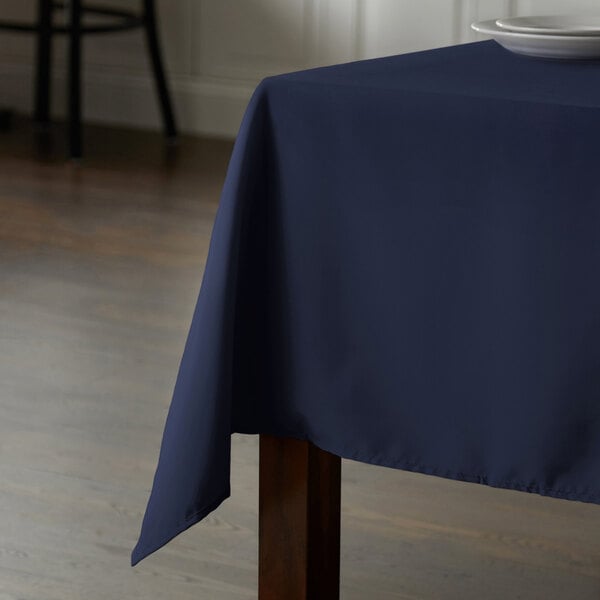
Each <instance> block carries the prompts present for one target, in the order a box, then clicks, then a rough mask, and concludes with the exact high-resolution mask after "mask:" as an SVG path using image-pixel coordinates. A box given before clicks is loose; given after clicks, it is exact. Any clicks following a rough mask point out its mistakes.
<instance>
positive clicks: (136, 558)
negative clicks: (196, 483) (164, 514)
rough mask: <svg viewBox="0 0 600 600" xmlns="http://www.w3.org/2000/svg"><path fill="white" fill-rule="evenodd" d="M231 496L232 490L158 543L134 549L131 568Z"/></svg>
mask: <svg viewBox="0 0 600 600" xmlns="http://www.w3.org/2000/svg"><path fill="white" fill-rule="evenodd" d="M229 496H231V489H230V488H227V490H226V491H225V492H224V493H223V494H221V495H220V496H218V497H217V500H215V501H213V502H210V503H209V504H206V505H204V506H203V507H202V508H200V509H198V510H197V511H195V512H194V513H193V514H191V515H190V516H189V517H187V518H186V519H185V520H184V521H182V522H181V523H179V524H177V525H176V526H175V528H174V529H172V530H171V531H170V532H169V534H168V535H166V536H164V537H162V538H160V539H159V540H158V541H154V542H152V543H151V544H142V545H140V544H139V543H138V545H137V546H136V547H135V548H134V549H133V552H132V553H131V566H132V567H135V565H137V564H138V563H139V562H140V561H142V560H143V559H144V558H146V557H148V556H150V555H151V554H153V553H154V552H156V551H157V550H160V549H161V548H162V547H163V546H164V545H166V544H168V543H169V542H170V541H171V540H172V539H173V538H175V537H177V536H178V535H179V534H180V533H183V532H184V531H185V530H186V529H189V528H190V527H192V526H193V525H195V524H196V523H198V522H199V521H202V519H204V517H206V516H208V515H209V514H210V513H211V512H212V511H213V510H216V509H217V508H218V507H219V506H220V505H221V503H222V502H223V501H224V500H227V498H229Z"/></svg>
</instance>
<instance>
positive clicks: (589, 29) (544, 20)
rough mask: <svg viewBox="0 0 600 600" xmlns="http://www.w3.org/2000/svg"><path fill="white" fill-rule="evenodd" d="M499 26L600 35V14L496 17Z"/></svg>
mask: <svg viewBox="0 0 600 600" xmlns="http://www.w3.org/2000/svg"><path fill="white" fill-rule="evenodd" d="M496 24H497V25H498V27H502V28H503V29H509V30H510V31H520V32H521V33H539V34H542V35H600V15H548V16H539V17H510V18H506V19H496Z"/></svg>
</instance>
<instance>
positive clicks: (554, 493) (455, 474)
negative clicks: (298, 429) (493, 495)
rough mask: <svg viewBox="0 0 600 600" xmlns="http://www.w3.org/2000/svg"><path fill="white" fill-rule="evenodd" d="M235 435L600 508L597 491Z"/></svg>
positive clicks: (327, 445) (322, 444) (325, 445)
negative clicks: (304, 447) (500, 477)
mask: <svg viewBox="0 0 600 600" xmlns="http://www.w3.org/2000/svg"><path fill="white" fill-rule="evenodd" d="M235 433H242V434H250V435H255V434H257V433H262V434H266V435H273V436H276V437H291V438H294V439H299V440H306V441H309V442H311V443H312V444H314V445H315V446H317V447H318V448H320V449H321V450H325V451H326V452H330V453H331V454H335V455H337V456H340V457H342V458H346V459H349V460H356V461H359V462H363V463H367V464H371V465H377V466H381V467H389V468H392V469H398V470H401V471H410V472H412V473H421V474H422V475H433V476H435V477H443V478H444V479H453V480H455V481H464V482H467V483H478V484H481V485H487V486H489V487H493V488H500V489H506V490H513V491H520V492H528V493H531V494H538V495H540V496H548V497H551V498H557V499H559V500H575V501H579V502H587V503H591V504H600V492H598V491H596V490H590V489H589V488H587V489H585V488H584V489H579V490H577V489H572V488H551V487H546V486H543V485H540V484H539V483H536V482H534V481H532V482H531V483H525V482H521V481H512V480H496V479H494V478H491V477H488V476H487V475H480V474H478V475H473V474H470V473H464V472H462V471H452V470H441V469H438V468H436V467H431V466H426V465H422V464H418V463H415V462H411V461H407V460H404V459H395V458H390V457H387V456H372V455H367V454H366V453H364V452H360V451H355V450H348V449H346V448H344V447H340V446H338V445H337V444H336V443H335V442H331V441H329V440H322V439H319V438H318V436H314V435H307V434H303V433H302V434H298V433H295V432H282V431H281V430H277V431H260V432H257V431H255V430H252V429H245V428H243V427H236V430H235Z"/></svg>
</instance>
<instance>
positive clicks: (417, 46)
mask: <svg viewBox="0 0 600 600" xmlns="http://www.w3.org/2000/svg"><path fill="white" fill-rule="evenodd" d="M459 4H460V3H459V2H455V1H454V0H419V1H418V2H415V1H413V0H404V1H398V0H360V2H359V6H358V10H359V14H358V19H359V34H358V43H359V45H360V54H361V55H362V56H363V57H365V58H370V57H375V56H384V55H389V54H397V53H399V52H412V51H415V50H423V49H425V48H432V47H437V46H448V45H450V44H452V43H453V42H454V40H455V34H456V26H457V17H458V13H457V8H458V7H459Z"/></svg>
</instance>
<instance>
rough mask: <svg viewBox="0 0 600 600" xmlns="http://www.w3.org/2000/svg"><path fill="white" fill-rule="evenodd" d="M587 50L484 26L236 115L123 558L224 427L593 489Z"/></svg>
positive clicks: (271, 91) (276, 87)
mask: <svg viewBox="0 0 600 600" xmlns="http://www.w3.org/2000/svg"><path fill="white" fill-rule="evenodd" d="M599 164H600V65H599V64H597V63H572V62H546V61H540V60H532V59H527V58H522V57H518V56H516V55H512V54H509V53H508V52H506V51H505V50H503V49H501V48H500V47H499V46H497V45H496V44H495V43H494V42H481V43H475V44H468V45H463V46H456V47H451V48H444V49H439V50H433V51H427V52H421V53H416V54H410V55H404V56H395V57H390V58H384V59H377V60H371V61H363V62H358V63H353V64H347V65H341V66H334V67H328V68H322V69H316V70H310V71H305V72H301V73H294V74H290V75H283V76H278V77H274V78H268V79H266V80H265V81H263V82H262V83H261V84H260V86H259V87H258V89H257V90H256V92H255V94H254V96H253V98H252V100H251V102H250V105H249V107H248V110H247V113H246V116H245V118H244V121H243V124H242V126H241V129H240V132H239V136H238V138H237V142H236V145H235V149H234V152H233V156H232V159H231V163H230V166H229V171H228V175H227V179H226V183H225V187H224V190H223V194H222V198H221V203H220V207H219V211H218V216H217V219H216V223H215V226H214V231H213V237H212V242H211V246H210V252H209V256H208V261H207V265H206V271H205V274H204V280H203V284H202V288H201V292H200V296H199V299H198V304H197V308H196V311H195V313H194V316H193V321H192V325H191V330H190V333H189V337H188V341H187V345H186V348H185V353H184V356H183V359H182V362H181V367H180V371H179V377H178V380H177V384H176V388H175V392H174V397H173V401H172V405H171V409H170V412H169V416H168V419H167V424H166V428H165V432H164V438H163V444H162V449H161V453H160V460H159V464H158V469H157V472H156V477H155V480H154V486H153V489H152V494H151V496H150V501H149V504H148V508H147V511H146V515H145V518H144V523H143V528H142V533H141V537H140V540H139V543H138V545H137V547H136V549H135V551H134V553H133V556H132V561H133V562H134V563H136V562H137V561H139V560H141V559H142V558H144V557H145V556H147V555H148V554H149V553H151V552H153V551H154V550H156V549H157V548H159V547H160V546H162V545H163V544H165V543H166V542H167V541H169V540H170V539H171V538H172V537H173V536H175V535H177V534H178V533H179V532H181V531H183V530H184V529H186V528H187V527H189V526H190V525H192V524H194V523H196V522H197V521H199V520H200V519H202V518H203V517H204V516H206V515H207V514H208V513H209V512H210V511H212V510H213V509H215V508H216V507H217V506H218V505H219V503H220V502H222V501H223V500H224V499H225V498H226V497H227V496H228V495H229V463H230V434H231V433H232V432H244V433H269V434H275V435H281V436H291V437H295V438H301V439H308V440H311V441H312V442H314V443H315V444H316V445H317V446H319V447H321V448H323V449H325V450H328V451H330V452H333V453H335V454H338V455H340V456H343V457H347V458H351V459H356V460H360V461H364V462H368V463H373V464H379V465H386V466H389V467H395V468H398V469H406V470H410V471H418V472H420V473H428V474H432V475H438V476H442V477H448V478H452V479H459V480H462V481H470V482H477V483H484V484H488V485H492V486H497V487H502V488H510V489H515V490H524V491H528V492H536V493H539V494H544V495H548V496H554V497H556V498H565V499H570V500H582V501H587V502H596V503H600V177H599V175H598V173H599Z"/></svg>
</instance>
